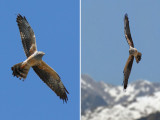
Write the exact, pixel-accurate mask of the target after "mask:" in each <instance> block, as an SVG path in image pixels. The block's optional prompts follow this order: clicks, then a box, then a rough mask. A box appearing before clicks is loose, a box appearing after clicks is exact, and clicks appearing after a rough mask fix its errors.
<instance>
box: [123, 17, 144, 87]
mask: <svg viewBox="0 0 160 120" xmlns="http://www.w3.org/2000/svg"><path fill="white" fill-rule="evenodd" d="M124 34H125V38H126V40H127V42H128V44H129V46H130V49H129V54H130V55H129V58H128V60H127V62H126V65H125V67H124V70H123V73H124V79H123V84H124V89H126V88H127V84H128V79H129V76H130V73H131V69H132V64H133V60H134V57H135V59H136V62H137V63H139V61H140V60H141V56H142V54H141V53H140V52H138V50H137V49H136V48H134V43H133V40H132V37H131V33H130V27H129V20H128V15H127V14H125V17H124Z"/></svg>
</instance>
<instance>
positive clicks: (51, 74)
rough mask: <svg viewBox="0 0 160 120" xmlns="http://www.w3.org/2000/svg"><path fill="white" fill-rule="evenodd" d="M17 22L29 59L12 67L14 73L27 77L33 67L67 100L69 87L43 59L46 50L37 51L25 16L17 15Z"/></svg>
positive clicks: (20, 76) (21, 77)
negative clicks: (67, 87) (66, 86)
mask: <svg viewBox="0 0 160 120" xmlns="http://www.w3.org/2000/svg"><path fill="white" fill-rule="evenodd" d="M17 23H18V27H19V31H20V35H21V39H22V44H23V48H24V51H25V54H26V56H27V59H26V60H25V61H23V62H21V63H18V64H16V65H14V66H13V67H12V71H13V75H14V76H16V77H18V78H20V79H25V78H26V77H27V74H28V72H29V70H30V68H31V67H32V68H33V70H34V71H35V72H36V74H37V75H38V76H39V77H40V78H41V79H42V80H43V81H44V82H45V83H46V84H47V85H48V86H49V87H50V88H51V89H52V90H53V91H54V92H55V93H56V94H57V96H59V97H60V99H62V100H64V101H65V102H67V100H68V97H67V93H68V94H69V92H68V91H67V89H66V88H65V86H64V85H63V83H62V81H61V79H60V77H59V75H58V74H57V73H56V72H55V71H54V70H53V69H52V68H51V67H50V66H49V65H47V64H46V63H45V62H44V61H43V60H42V57H43V55H44V54H45V53H44V52H41V51H37V46H36V38H35V35H34V32H33V30H32V28H31V26H30V25H29V23H28V21H27V20H26V18H25V17H22V16H21V15H20V14H19V15H18V16H17Z"/></svg>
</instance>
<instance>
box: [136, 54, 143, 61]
mask: <svg viewBox="0 0 160 120" xmlns="http://www.w3.org/2000/svg"><path fill="white" fill-rule="evenodd" d="M141 56H142V54H141V53H140V52H138V53H137V55H136V56H135V58H136V62H137V63H139V61H140V60H141Z"/></svg>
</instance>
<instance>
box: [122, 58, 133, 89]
mask: <svg viewBox="0 0 160 120" xmlns="http://www.w3.org/2000/svg"><path fill="white" fill-rule="evenodd" d="M133 60H134V56H133V55H129V58H128V60H127V62H126V65H125V67H124V70H123V73H124V80H123V84H124V89H126V88H127V84H128V78H129V75H130V72H131V69H132V64H133Z"/></svg>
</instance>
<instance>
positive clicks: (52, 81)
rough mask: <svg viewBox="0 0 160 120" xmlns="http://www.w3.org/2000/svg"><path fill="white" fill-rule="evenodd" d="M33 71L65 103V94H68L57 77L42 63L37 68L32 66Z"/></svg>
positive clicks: (66, 98)
mask: <svg viewBox="0 0 160 120" xmlns="http://www.w3.org/2000/svg"><path fill="white" fill-rule="evenodd" d="M33 70H34V71H35V72H36V74H37V75H38V76H39V77H40V78H41V79H42V80H43V81H44V82H45V83H46V84H47V85H48V86H49V87H50V88H51V89H52V90H53V91H54V92H55V93H56V94H57V96H59V97H60V99H62V100H63V101H65V102H66V103H67V100H68V97H67V93H68V94H69V92H68V91H67V89H66V88H65V86H64V85H63V83H62V81H61V79H60V77H59V75H58V74H57V73H56V72H55V71H54V70H53V69H52V68H51V67H50V66H49V65H47V64H46V63H45V62H44V61H42V62H41V63H40V64H39V65H38V66H33Z"/></svg>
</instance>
